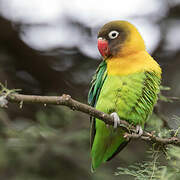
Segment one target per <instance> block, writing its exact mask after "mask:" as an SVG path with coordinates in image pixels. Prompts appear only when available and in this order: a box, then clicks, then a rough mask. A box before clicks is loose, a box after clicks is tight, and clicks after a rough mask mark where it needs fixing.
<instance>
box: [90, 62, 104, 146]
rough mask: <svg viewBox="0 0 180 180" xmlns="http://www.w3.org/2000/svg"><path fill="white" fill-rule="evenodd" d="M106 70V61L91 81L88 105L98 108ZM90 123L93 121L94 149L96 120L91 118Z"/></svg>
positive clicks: (91, 134) (92, 136) (91, 140)
mask: <svg viewBox="0 0 180 180" xmlns="http://www.w3.org/2000/svg"><path fill="white" fill-rule="evenodd" d="M106 69H107V64H106V62H105V61H102V62H101V63H100V65H99V67H98V69H97V70H96V73H95V75H94V76H93V79H92V81H91V88H90V90H89V94H88V103H89V104H90V105H91V106H93V107H95V106H96V103H97V100H98V98H99V94H100V91H101V89H102V86H103V84H104V81H105V79H106V77H107V72H106ZM90 121H91V130H90V146H91V147H92V144H93V141H94V136H95V133H96V128H95V118H94V117H90Z"/></svg>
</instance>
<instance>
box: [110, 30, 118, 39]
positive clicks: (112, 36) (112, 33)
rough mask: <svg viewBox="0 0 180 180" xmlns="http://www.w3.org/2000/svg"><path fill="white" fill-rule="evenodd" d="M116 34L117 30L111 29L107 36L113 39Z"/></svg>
mask: <svg viewBox="0 0 180 180" xmlns="http://www.w3.org/2000/svg"><path fill="white" fill-rule="evenodd" d="M118 35H119V32H117V31H111V32H110V33H109V34H108V36H109V38H110V39H115V38H117V37H118Z"/></svg>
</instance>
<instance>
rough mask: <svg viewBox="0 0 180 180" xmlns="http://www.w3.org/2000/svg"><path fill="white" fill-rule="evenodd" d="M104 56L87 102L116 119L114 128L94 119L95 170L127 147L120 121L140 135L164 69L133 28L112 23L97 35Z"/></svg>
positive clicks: (92, 139) (93, 146)
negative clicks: (125, 122)
mask: <svg viewBox="0 0 180 180" xmlns="http://www.w3.org/2000/svg"><path fill="white" fill-rule="evenodd" d="M98 49H99V52H100V54H101V56H102V59H103V60H102V62H101V63H100V65H99V67H98V69H97V71H96V73H95V75H94V76H93V79H92V81H91V88H90V90H89V94H88V103H89V104H90V105H91V106H93V107H95V108H96V109H97V110H100V111H102V112H104V113H107V114H110V115H111V116H112V117H113V118H114V126H111V125H109V126H107V125H106V124H105V123H104V122H103V121H101V120H99V119H97V118H93V117H91V131H90V132H91V158H92V166H91V167H92V168H91V169H92V171H95V169H96V168H98V167H99V166H100V165H101V164H102V163H103V162H106V161H109V160H110V159H112V158H113V157H114V156H115V155H117V154H118V153H119V152H120V151H121V150H122V149H123V148H124V147H125V146H126V145H127V144H128V142H129V141H128V140H127V139H126V138H125V137H124V134H125V129H124V128H123V127H120V126H119V127H117V125H118V124H119V123H120V120H125V121H127V122H128V123H130V124H133V125H134V126H136V129H137V132H138V133H139V134H140V135H141V134H142V133H143V128H144V124H145V122H146V120H147V119H148V117H149V115H150V114H151V113H152V111H153V107H154V105H155V103H156V102H157V98H158V97H157V95H158V93H159V91H160V82H161V68H160V66H159V64H158V63H157V62H156V61H155V60H154V59H153V58H152V57H151V55H149V54H148V52H147V51H146V47H145V44H144V40H143V38H142V37H141V35H140V33H139V32H138V30H137V29H136V27H135V26H134V25H132V24H131V23H129V22H127V21H118V20H117V21H112V22H109V23H107V24H105V25H104V26H103V27H102V28H101V29H100V31H99V33H98Z"/></svg>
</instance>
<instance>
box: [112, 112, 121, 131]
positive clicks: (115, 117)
mask: <svg viewBox="0 0 180 180" xmlns="http://www.w3.org/2000/svg"><path fill="white" fill-rule="evenodd" d="M110 116H112V117H113V119H114V129H116V128H117V126H118V125H119V124H120V122H121V120H120V118H119V116H118V114H117V113H116V112H113V113H111V114H110Z"/></svg>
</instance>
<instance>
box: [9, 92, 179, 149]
mask: <svg viewBox="0 0 180 180" xmlns="http://www.w3.org/2000/svg"><path fill="white" fill-rule="evenodd" d="M6 99H7V100H8V101H9V102H12V103H22V102H23V104H24V103H39V104H43V105H47V104H53V105H63V106H67V107H69V108H71V109H72V110H76V111H80V112H83V113H86V114H89V115H90V116H93V117H95V118H98V119H101V120H102V121H104V122H105V123H106V124H109V125H113V124H114V119H113V117H111V116H110V115H108V114H106V113H103V112H101V111H98V110H96V109H95V108H93V107H91V106H88V105H86V104H83V103H80V102H78V101H76V100H74V99H72V98H71V96H70V95H66V94H63V95H62V96H59V97H58V96H36V95H23V94H18V93H12V94H9V95H7V97H6ZM118 126H120V127H126V129H127V130H128V131H127V132H129V133H125V135H124V137H125V138H127V139H137V138H139V139H142V140H144V141H147V142H152V143H157V144H160V145H168V144H174V145H177V146H180V139H179V138H177V137H170V138H161V137H158V136H155V135H154V133H149V132H146V131H144V132H143V134H142V136H139V135H138V134H136V133H135V132H136V131H135V127H134V126H132V125H131V124H129V123H128V122H127V121H124V120H121V123H120V125H118ZM130 132H131V133H132V134H130Z"/></svg>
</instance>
